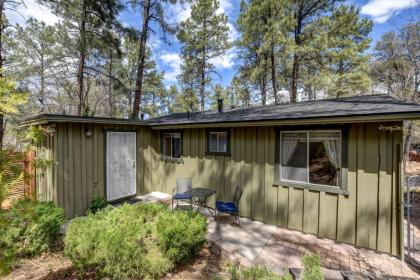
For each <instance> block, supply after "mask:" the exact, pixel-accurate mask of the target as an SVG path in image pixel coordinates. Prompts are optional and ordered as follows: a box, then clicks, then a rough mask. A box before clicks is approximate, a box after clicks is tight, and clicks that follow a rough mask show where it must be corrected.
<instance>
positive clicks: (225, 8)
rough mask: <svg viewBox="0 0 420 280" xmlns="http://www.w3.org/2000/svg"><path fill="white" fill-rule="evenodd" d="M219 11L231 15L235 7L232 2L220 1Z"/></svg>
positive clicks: (228, 0)
mask: <svg viewBox="0 0 420 280" xmlns="http://www.w3.org/2000/svg"><path fill="white" fill-rule="evenodd" d="M219 4H220V6H219V9H218V10H217V12H218V13H222V12H223V13H225V14H229V10H230V9H232V7H233V5H232V2H231V0H220V1H219Z"/></svg>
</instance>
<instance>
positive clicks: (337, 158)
mask: <svg viewBox="0 0 420 280" xmlns="http://www.w3.org/2000/svg"><path fill="white" fill-rule="evenodd" d="M419 118H420V106H419V105H416V104H411V103H406V102H402V101H397V100H396V99H393V98H391V97H389V96H387V95H372V96H358V97H349V98H339V99H325V100H319V101H307V102H299V103H287V104H280V105H269V106H259V107H247V108H229V109H225V110H224V108H223V107H222V106H219V110H216V111H205V112H184V113H175V114H171V115H167V116H163V117H158V118H153V119H148V120H138V121H133V120H127V119H111V118H98V117H83V116H69V115H50V114H44V115H39V116H36V117H33V118H29V119H26V120H25V121H23V122H22V125H25V126H28V125H42V126H45V127H48V128H49V129H48V131H50V132H51V133H50V134H49V136H48V137H47V138H46V140H45V141H44V142H43V143H42V145H40V146H39V147H38V151H37V153H38V156H43V157H45V158H48V159H51V160H53V161H54V162H55V164H54V166H53V167H52V168H48V169H45V170H37V176H36V178H37V179H36V190H37V194H36V195H37V197H38V199H40V200H43V201H54V202H55V203H56V204H57V205H58V206H60V207H63V208H64V209H65V212H66V215H67V217H68V218H72V217H75V216H80V215H84V214H85V213H86V209H87V207H88V204H89V202H90V200H91V198H93V197H95V196H104V197H106V198H107V200H108V201H110V202H112V201H120V200H123V199H126V198H128V197H133V196H138V195H142V194H146V193H150V192H153V191H159V192H163V193H167V194H171V193H172V190H173V188H174V185H175V181H176V178H192V179H193V185H194V186H204V187H207V188H212V189H214V190H215V191H216V192H217V194H218V195H224V194H232V193H233V192H234V190H235V187H236V186H237V185H240V186H242V187H243V189H244V193H243V196H242V199H241V207H240V209H241V216H244V217H249V218H251V219H253V220H259V221H263V222H264V223H269V224H275V225H278V226H280V227H285V228H289V229H294V230H299V231H302V232H305V233H310V234H315V235H317V236H319V237H325V238H330V239H334V240H337V241H340V242H345V243H349V244H353V245H356V246H360V247H366V248H370V249H374V250H377V251H381V252H385V253H388V254H391V255H394V256H398V257H402V256H403V251H404V244H403V242H404V241H403V240H404V237H403V235H404V231H403V223H404V216H403V210H404V209H403V205H402V203H401V201H402V195H403V184H402V180H403V178H402V176H401V175H402V165H401V163H402V154H403V153H402V151H403V121H404V120H411V119H419ZM215 197H216V196H214V197H212V199H211V200H210V201H208V203H209V206H213V207H214V203H215Z"/></svg>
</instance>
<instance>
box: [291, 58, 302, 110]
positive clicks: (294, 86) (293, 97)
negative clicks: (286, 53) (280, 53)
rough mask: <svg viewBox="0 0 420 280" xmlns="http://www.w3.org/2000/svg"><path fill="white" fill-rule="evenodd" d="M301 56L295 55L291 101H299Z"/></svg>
mask: <svg viewBox="0 0 420 280" xmlns="http://www.w3.org/2000/svg"><path fill="white" fill-rule="evenodd" d="M299 66H300V65H299V56H298V55H297V54H294V55H293V70H292V84H291V86H290V101H292V102H296V101H297V86H298V78H299Z"/></svg>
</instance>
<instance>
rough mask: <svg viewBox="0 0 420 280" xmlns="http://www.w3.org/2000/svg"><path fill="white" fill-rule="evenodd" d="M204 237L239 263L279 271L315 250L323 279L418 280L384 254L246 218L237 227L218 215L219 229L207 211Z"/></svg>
mask: <svg viewBox="0 0 420 280" xmlns="http://www.w3.org/2000/svg"><path fill="white" fill-rule="evenodd" d="M204 214H205V215H206V216H207V217H208V221H209V230H208V234H207V239H208V241H209V244H210V245H211V246H213V247H214V248H213V251H216V253H217V252H218V251H219V252H220V253H221V254H225V255H226V256H228V257H229V258H231V259H232V260H233V261H236V262H239V263H241V264H243V265H262V266H265V267H267V268H269V269H271V270H273V271H275V272H277V273H279V274H282V273H283V272H284V270H285V269H286V268H292V269H293V268H297V270H299V268H302V264H301V261H300V259H301V257H302V256H303V255H305V254H310V253H314V252H316V253H318V254H319V255H320V256H321V261H322V266H323V268H324V274H325V276H326V279H344V277H343V274H342V273H341V272H344V273H345V274H347V275H350V274H352V275H353V276H354V275H356V276H355V278H350V279H369V278H371V279H420V274H419V271H416V270H415V269H414V268H413V267H411V266H409V265H408V264H406V263H404V262H401V261H400V260H399V259H397V258H395V257H392V256H389V255H387V254H382V253H378V252H375V251H372V250H367V249H362V248H356V247H354V246H352V245H348V244H343V243H338V242H335V241H333V240H330V239H324V238H318V237H316V236H314V235H311V234H304V233H301V232H298V231H293V230H288V229H283V228H279V227H276V226H273V225H267V224H264V223H261V222H257V221H251V220H250V219H247V218H241V227H239V226H238V225H237V224H235V223H233V221H234V220H233V218H232V217H229V216H225V217H222V218H220V219H218V220H219V223H220V225H219V230H217V225H216V221H215V219H214V218H213V217H212V216H211V215H210V214H209V213H208V212H205V213H204Z"/></svg>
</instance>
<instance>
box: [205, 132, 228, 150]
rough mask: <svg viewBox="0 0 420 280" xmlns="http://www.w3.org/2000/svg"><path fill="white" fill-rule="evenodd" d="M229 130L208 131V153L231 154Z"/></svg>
mask: <svg viewBox="0 0 420 280" xmlns="http://www.w3.org/2000/svg"><path fill="white" fill-rule="evenodd" d="M229 152H230V151H229V131H228V130H209V131H208V132H207V154H215V155H229Z"/></svg>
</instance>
